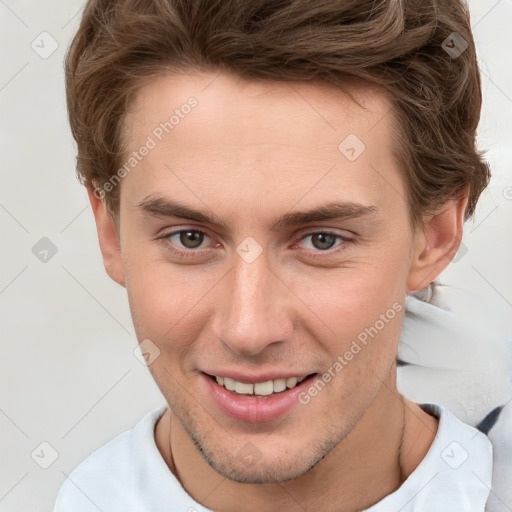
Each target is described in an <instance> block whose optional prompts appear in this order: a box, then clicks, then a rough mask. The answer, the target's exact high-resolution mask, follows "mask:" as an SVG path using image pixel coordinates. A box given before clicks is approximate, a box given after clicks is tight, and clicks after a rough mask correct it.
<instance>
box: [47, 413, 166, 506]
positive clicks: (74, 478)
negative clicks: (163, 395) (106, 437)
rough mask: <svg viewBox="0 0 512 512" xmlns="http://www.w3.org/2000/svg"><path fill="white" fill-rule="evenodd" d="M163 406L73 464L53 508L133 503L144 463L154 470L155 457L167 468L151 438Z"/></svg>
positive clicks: (143, 470) (143, 469) (161, 467)
mask: <svg viewBox="0 0 512 512" xmlns="http://www.w3.org/2000/svg"><path fill="white" fill-rule="evenodd" d="M165 410H166V406H161V407H159V408H157V409H155V410H153V411H151V412H149V413H147V414H146V415H145V416H144V417H143V418H142V419H141V420H139V422H138V423H137V424H136V425H135V426H134V427H133V428H131V429H130V430H126V431H125V432H122V433H120V434H118V435H117V436H116V437H114V438H113V439H111V440H110V441H109V442H107V443H106V444H104V445H103V446H101V447H100V448H98V449H97V450H95V451H94V452H93V453H91V454H90V455H89V456H88V457H87V458H86V459H84V460H83V461H82V462H81V463H80V464H79V465H78V466H76V467H75V468H74V469H73V471H72V472H71V473H70V474H69V475H68V476H67V477H66V480H65V481H64V483H63V484H62V486H61V487H60V489H59V492H58V494H57V498H56V502H55V508H54V512H64V511H66V512H69V510H73V511H75V512H82V511H84V512H85V511H87V512H88V511H93V510H94V511H97V510H98V509H100V510H102V509H105V510H112V509H113V506H119V504H120V503H123V502H125V503H127V504H128V503H130V504H131V505H132V506H133V501H132V499H134V495H133V493H135V492H137V489H138V488H139V486H140V483H141V475H143V474H144V473H145V472H146V471H145V468H144V466H145V464H146V463H147V464H148V465H149V466H150V467H151V470H152V471H154V469H155V468H154V466H155V461H157V464H158V463H159V464H160V465H161V466H160V469H162V470H167V467H166V466H165V469H164V467H163V466H164V465H165V462H164V461H163V459H161V457H159V452H158V448H157V447H156V445H155V442H154V426H155V424H156V422H157V421H158V419H159V418H160V417H161V416H162V414H163V413H164V412H165ZM150 461H151V462H150Z"/></svg>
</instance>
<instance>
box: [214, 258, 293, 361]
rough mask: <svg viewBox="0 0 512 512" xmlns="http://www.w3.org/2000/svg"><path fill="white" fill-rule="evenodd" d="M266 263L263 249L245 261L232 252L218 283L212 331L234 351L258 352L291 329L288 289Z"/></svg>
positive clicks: (238, 352) (285, 335) (287, 337)
mask: <svg viewBox="0 0 512 512" xmlns="http://www.w3.org/2000/svg"><path fill="white" fill-rule="evenodd" d="M277 274H278V272H277V271H276V270H274V269H273V268H272V266H271V265H270V264H269V261H268V257H267V255H266V253H265V251H264V252H263V253H262V254H260V256H259V257H258V258H256V260H255V261H252V262H250V263H249V262H247V261H245V260H244V259H243V258H242V257H240V256H239V255H238V253H235V254H234V256H233V266H232V268H231V270H230V271H229V272H228V274H227V275H226V277H225V278H224V279H223V280H222V283H223V284H222V286H221V287H219V290H218V292H219V295H220V297H219V299H218V300H219V302H218V304H217V306H216V313H215V317H216V318H215V321H214V324H213V325H214V331H215V334H216V336H217V338H220V339H221V340H222V341H223V342H224V343H225V344H226V345H227V346H228V347H229V348H230V349H231V350H232V351H233V352H235V353H237V354H240V355H244V356H257V355H259V354H261V353H262V352H263V351H264V350H265V349H266V348H267V347H268V346H269V345H271V344H273V343H278V342H282V341H286V340H287V339H289V338H290V336H291V333H292V325H293V322H292V320H291V318H290V310H289V308H290V307H291V304H292V302H291V295H292V294H291V292H290V291H289V290H288V288H287V287H286V286H285V284H283V282H282V278H280V277H279V276H278V275H277Z"/></svg>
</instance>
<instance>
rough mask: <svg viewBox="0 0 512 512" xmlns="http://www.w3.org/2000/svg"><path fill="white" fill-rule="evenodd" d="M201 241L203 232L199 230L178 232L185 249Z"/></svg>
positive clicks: (194, 246)
mask: <svg viewBox="0 0 512 512" xmlns="http://www.w3.org/2000/svg"><path fill="white" fill-rule="evenodd" d="M202 241H203V234H202V233H200V232H199V231H182V232H181V233H180V242H181V243H182V244H183V245H184V246H185V247H186V248H187V249H195V248H196V247H199V246H200V245H201V243H202Z"/></svg>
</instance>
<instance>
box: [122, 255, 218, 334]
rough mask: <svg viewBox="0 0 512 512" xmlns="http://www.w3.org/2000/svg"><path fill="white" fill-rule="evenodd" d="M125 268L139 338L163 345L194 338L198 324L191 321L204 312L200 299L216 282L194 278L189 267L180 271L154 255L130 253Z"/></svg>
mask: <svg viewBox="0 0 512 512" xmlns="http://www.w3.org/2000/svg"><path fill="white" fill-rule="evenodd" d="M126 268H128V269H129V270H128V272H125V276H126V290H127V293H128V301H129V305H130V311H131V315H132V319H133V323H134V327H135V331H136V333H137V337H138V339H145V338H149V339H152V340H155V342H156V343H159V342H160V343H162V344H163V343H164V341H165V342H167V340H185V339H187V338H189V337H190V336H192V334H193V333H192V331H193V330H194V325H195V322H191V319H192V318H193V319H194V320H195V319H196V318H197V315H198V314H199V313H200V312H201V298H202V297H203V296H204V295H205V293H206V291H207V289H208V286H209V287H210V288H211V287H212V286H213V284H214V282H213V281H212V282H211V283H209V280H208V279H206V280H197V279H191V278H190V272H191V271H190V268H189V269H188V270H186V271H183V272H179V271H177V270H176V268H175V267H173V266H172V265H170V264H169V262H167V261H164V260H163V259H162V258H161V257H159V259H155V257H154V256H153V255H150V256H148V257H143V255H141V254H138V255H136V254H134V253H131V254H130V256H129V257H127V262H126ZM199 282H200V283H201V286H198V283H199ZM160 343H159V344H160Z"/></svg>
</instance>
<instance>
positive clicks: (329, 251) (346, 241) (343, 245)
mask: <svg viewBox="0 0 512 512" xmlns="http://www.w3.org/2000/svg"><path fill="white" fill-rule="evenodd" d="M187 231H192V232H194V233H201V234H203V235H206V236H207V237H209V235H208V233H206V232H204V231H202V230H200V229H179V230H176V231H171V232H170V233H168V234H165V235H163V236H161V237H159V238H160V239H161V240H162V243H163V244H164V245H165V246H166V247H167V248H168V249H170V250H171V251H172V252H173V253H174V254H176V255H178V256H182V257H185V258H189V257H194V256H197V254H198V253H199V252H200V249H197V250H195V249H189V250H188V251H180V250H178V249H176V248H174V247H173V246H172V245H171V244H170V238H171V237H172V236H174V235H179V234H180V233H183V232H187ZM318 234H322V235H329V236H333V237H334V238H336V239H338V240H339V241H340V242H344V243H340V244H338V245H337V246H335V247H333V248H331V249H326V250H324V251H321V250H316V251H313V252H314V253H317V254H312V255H311V257H312V258H322V257H324V256H322V255H323V254H328V255H332V254H335V253H338V252H340V251H343V250H344V249H346V245H347V244H351V243H355V240H354V239H353V238H347V237H345V236H343V235H340V234H339V233H335V232H333V231H329V230H320V231H310V232H309V233H306V234H304V235H302V236H301V237H300V238H299V240H298V241H297V242H295V243H294V244H296V243H298V242H301V241H302V240H304V239H305V238H307V237H309V236H312V235H318ZM209 238H211V237H209ZM304 250H305V251H307V252H310V251H309V250H308V249H304Z"/></svg>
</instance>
